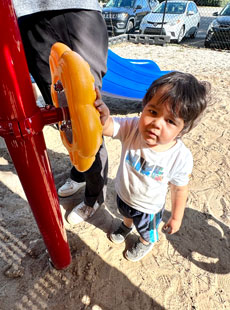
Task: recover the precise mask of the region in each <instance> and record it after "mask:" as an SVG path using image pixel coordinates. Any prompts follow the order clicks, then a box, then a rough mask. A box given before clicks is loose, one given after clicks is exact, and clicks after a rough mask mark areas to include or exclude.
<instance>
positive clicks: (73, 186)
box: [58, 178, 85, 197]
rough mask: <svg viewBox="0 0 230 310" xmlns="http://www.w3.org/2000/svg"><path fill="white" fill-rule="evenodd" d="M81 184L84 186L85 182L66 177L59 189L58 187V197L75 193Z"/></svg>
mask: <svg viewBox="0 0 230 310" xmlns="http://www.w3.org/2000/svg"><path fill="white" fill-rule="evenodd" d="M83 186H85V182H81V183H78V182H75V181H74V180H71V179H70V178H68V179H67V180H66V182H65V184H63V185H62V186H61V187H60V188H59V189H58V196H60V197H68V196H71V195H73V194H75V193H76V192H77V191H78V190H79V189H81V188H82V187H83Z"/></svg>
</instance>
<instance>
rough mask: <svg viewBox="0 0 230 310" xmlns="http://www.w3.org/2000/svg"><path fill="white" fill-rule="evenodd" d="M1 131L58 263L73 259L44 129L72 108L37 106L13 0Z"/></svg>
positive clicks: (1, 4) (6, 10) (5, 18)
mask: <svg viewBox="0 0 230 310" xmlns="http://www.w3.org/2000/svg"><path fill="white" fill-rule="evenodd" d="M0 28H1V29H5V30H4V31H2V34H1V43H0V54H1V57H0V68H1V75H0V105H1V109H0V136H2V137H3V138H4V139H5V142H6V145H7V148H8V151H9V153H10V156H11V158H12V160H13V162H14V165H15V168H16V170H17V173H18V176H19V179H20V181H21V183H22V186H23V189H24V191H25V194H26V197H27V199H28V202H29V204H30V207H31V209H32V212H33V214H34V217H35V220H36V222H37V225H38V228H39V230H40V232H41V235H42V237H43V240H44V242H45V244H46V247H47V250H48V253H49V255H50V258H51V261H52V263H53V265H54V266H55V268H57V269H63V268H66V267H67V266H68V265H69V264H70V262H71V255H70V250H69V245H68V242H67V237H66V231H65V229H64V225H63V220H62V216H61V212H60V207H59V201H58V197H57V192H56V188H55V185H54V180H53V175H52V172H51V168H50V163H49V160H48V155H47V150H46V146H45V141H44V136H43V133H42V129H43V127H44V126H45V125H47V124H52V123H57V122H58V121H62V120H63V119H65V120H68V118H69V116H68V108H51V109H49V110H47V109H45V108H41V109H39V108H38V107H37V106H36V103H35V99H34V95H33V91H32V86H31V81H30V76H29V71H28V68H27V63H26V58H25V55H24V50H23V45H22V42H21V37H20V32H19V29H18V24H17V19H16V16H15V12H14V9H13V4H12V2H11V0H2V1H0Z"/></svg>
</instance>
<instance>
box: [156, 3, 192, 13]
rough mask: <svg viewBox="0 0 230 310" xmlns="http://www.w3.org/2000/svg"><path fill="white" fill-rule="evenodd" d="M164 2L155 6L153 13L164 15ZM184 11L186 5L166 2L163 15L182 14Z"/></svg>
mask: <svg viewBox="0 0 230 310" xmlns="http://www.w3.org/2000/svg"><path fill="white" fill-rule="evenodd" d="M164 9H165V2H162V3H161V4H160V5H159V6H157V7H156V8H155V9H154V10H153V13H164ZM185 9H186V3H177V2H168V3H167V6H166V10H165V13H167V14H183V13H184V12H185Z"/></svg>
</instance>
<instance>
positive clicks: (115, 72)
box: [102, 49, 171, 100]
mask: <svg viewBox="0 0 230 310" xmlns="http://www.w3.org/2000/svg"><path fill="white" fill-rule="evenodd" d="M169 72H171V71H161V70H160V68H159V66H158V65H157V64H156V63H155V62H154V61H152V60H144V59H143V60H138V59H126V58H122V57H120V56H118V55H117V54H115V53H114V52H112V51H111V50H110V49H109V51H108V59H107V73H106V75H105V76H104V78H103V84H102V94H104V95H107V96H113V97H118V98H119V97H121V98H125V99H136V100H142V98H143V97H144V95H145V93H146V91H147V89H148V88H149V86H150V85H151V84H152V82H153V81H154V80H156V79H158V78H159V77H161V76H162V75H164V74H166V73H169Z"/></svg>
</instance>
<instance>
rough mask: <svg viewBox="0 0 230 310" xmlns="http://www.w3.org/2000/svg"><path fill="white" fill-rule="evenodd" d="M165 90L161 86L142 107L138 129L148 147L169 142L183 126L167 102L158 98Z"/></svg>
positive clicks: (165, 144)
mask: <svg viewBox="0 0 230 310" xmlns="http://www.w3.org/2000/svg"><path fill="white" fill-rule="evenodd" d="M165 91H167V89H165V86H164V87H161V88H160V89H159V90H158V91H157V92H156V94H155V95H154V97H153V98H152V99H151V100H150V101H149V102H148V103H147V104H146V106H145V107H144V109H143V111H142V114H141V117H140V120H139V131H140V133H141V135H142V137H143V139H144V141H145V143H146V144H147V145H148V146H149V147H155V146H157V145H164V146H167V144H169V145H170V144H171V143H172V142H174V141H175V139H176V137H177V136H178V135H179V133H180V132H181V130H182V129H183V128H184V120H183V119H182V118H179V117H175V116H174V115H173V114H172V113H171V111H170V109H169V106H168V104H167V102H165V103H160V104H159V100H160V98H161V97H162V95H163V94H164V92H165Z"/></svg>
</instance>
